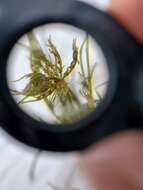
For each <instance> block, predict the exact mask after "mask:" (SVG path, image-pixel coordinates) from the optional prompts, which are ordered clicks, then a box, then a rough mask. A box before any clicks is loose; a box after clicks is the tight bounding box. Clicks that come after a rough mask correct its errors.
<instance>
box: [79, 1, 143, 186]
mask: <svg viewBox="0 0 143 190" xmlns="http://www.w3.org/2000/svg"><path fill="white" fill-rule="evenodd" d="M107 11H108V12H109V14H111V15H112V16H114V18H115V19H116V20H117V21H118V22H120V23H121V24H122V25H123V26H124V27H125V28H126V29H127V30H128V31H129V32H130V33H131V34H132V35H133V36H134V37H135V38H136V40H137V41H138V42H140V43H142V44H143V0H112V1H111V3H110V5H109V7H108V9H107ZM78 166H79V168H80V171H81V175H82V176H84V178H85V179H86V181H87V182H88V184H89V189H92V190H143V132H142V131H139V130H138V131H134V130H132V131H126V132H124V133H119V134H116V135H114V136H111V137H108V138H106V139H104V140H102V141H100V142H99V143H97V144H96V145H92V146H91V147H89V148H88V149H87V150H85V151H83V152H81V153H80V154H79V155H78Z"/></svg>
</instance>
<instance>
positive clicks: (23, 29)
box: [0, 0, 143, 151]
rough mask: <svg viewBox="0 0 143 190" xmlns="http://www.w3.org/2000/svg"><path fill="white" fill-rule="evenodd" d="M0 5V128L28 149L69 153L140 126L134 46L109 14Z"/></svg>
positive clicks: (52, 4)
mask: <svg viewBox="0 0 143 190" xmlns="http://www.w3.org/2000/svg"><path fill="white" fill-rule="evenodd" d="M33 5H34V6H33ZM0 7H1V10H2V11H1V16H0V24H1V26H2V28H1V34H0V55H1V64H0V81H1V82H0V89H1V90H0V124H1V126H2V127H3V128H4V130H6V131H7V132H8V133H9V134H10V135H12V136H13V137H15V138H16V139H18V140H19V141H21V142H23V143H25V144H27V145H30V146H32V147H36V148H39V149H42V150H52V151H72V150H80V149H83V148H85V147H87V146H88V145H90V144H92V143H95V142H97V141H99V140H100V139H102V138H103V137H106V136H108V135H111V134H113V133H116V132H120V131H121V130H127V129H132V128H137V127H139V128H142V118H143V117H142V106H141V105H142V103H141V102H142V95H141V94H142V93H141V89H142V77H141V76H142V72H141V71H142V61H143V56H142V45H140V44H138V43H137V42H136V40H135V39H133V37H132V36H130V34H128V32H127V31H125V30H124V29H123V28H122V26H120V25H119V24H118V23H117V22H116V21H114V19H113V18H112V17H111V16H109V15H108V14H106V13H104V12H102V11H100V10H97V9H96V8H94V7H92V6H90V5H87V4H85V3H82V2H78V1H67V0H60V1H56V0H48V1H47V0H42V1H40V2H39V1H38V0H36V1H33V0H30V1H28V2H20V1H18V0H13V2H9V1H5V2H1V3H0Z"/></svg>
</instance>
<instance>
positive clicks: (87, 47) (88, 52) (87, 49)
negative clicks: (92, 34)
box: [86, 34, 92, 99]
mask: <svg viewBox="0 0 143 190" xmlns="http://www.w3.org/2000/svg"><path fill="white" fill-rule="evenodd" d="M86 36H87V37H86V38H87V42H86V58H87V67H88V85H89V90H90V98H91V99H92V80H91V64H90V47H89V35H88V34H86Z"/></svg>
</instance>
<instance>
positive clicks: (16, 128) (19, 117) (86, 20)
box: [0, 0, 118, 151]
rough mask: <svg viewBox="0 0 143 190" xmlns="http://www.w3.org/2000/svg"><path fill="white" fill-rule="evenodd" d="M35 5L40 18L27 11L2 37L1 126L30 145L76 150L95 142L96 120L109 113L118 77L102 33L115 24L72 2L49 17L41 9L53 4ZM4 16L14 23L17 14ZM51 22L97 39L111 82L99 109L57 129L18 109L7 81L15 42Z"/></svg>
mask: <svg viewBox="0 0 143 190" xmlns="http://www.w3.org/2000/svg"><path fill="white" fill-rule="evenodd" d="M17 1H18V0H15V2H17ZM30 2H33V4H34V0H30ZM36 2H37V5H39V9H38V11H39V15H37V16H36V17H37V18H36V20H35V18H34V16H33V15H32V14H33V12H32V13H30V12H29V15H27V16H26V18H25V19H23V23H22V22H21V23H19V24H18V23H17V25H13V27H11V28H10V27H9V28H8V26H7V29H8V30H7V32H6V33H5V35H4V34H3V37H4V39H6V38H7V40H5V42H4V43H3V44H2V45H1V46H0V53H1V54H2V57H1V65H0V72H1V75H0V80H1V84H0V88H1V89H2V90H1V91H0V100H1V107H0V110H1V113H2V112H3V114H2V116H1V118H0V119H1V121H0V123H1V124H2V127H3V128H4V129H5V130H6V131H7V132H8V133H9V134H11V135H12V136H14V137H15V138H16V139H18V140H20V141H22V142H24V143H25V144H28V145H30V146H33V147H36V148H40V149H44V150H54V151H69V150H78V149H81V148H84V147H86V146H87V145H89V144H91V143H93V142H94V141H96V139H97V136H98V121H99V120H101V117H102V114H103V113H104V112H105V111H106V112H107V111H108V106H109V105H110V103H111V102H112V100H113V96H114V94H115V90H116V86H117V78H118V74H117V73H118V72H117V61H116V59H115V57H114V55H113V51H112V46H111V44H110V43H109V40H108V35H109V34H106V33H105V31H104V26H103V25H104V24H105V23H106V24H108V25H109V26H111V25H114V22H113V21H112V19H111V18H110V17H109V16H108V15H107V14H106V13H104V12H102V11H99V10H97V9H96V8H93V7H91V6H89V5H87V4H85V3H82V2H78V1H71V2H68V3H67V2H66V0H62V1H61V2H62V3H63V5H64V3H65V7H64V8H63V7H60V6H59V8H61V10H60V11H59V10H58V12H57V13H56V11H54V9H53V12H52V11H51V13H49V14H46V13H45V14H43V11H44V10H45V11H47V12H48V8H47V9H45V8H44V7H45V6H47V7H50V6H51V4H52V6H53V7H54V3H55V2H54V1H52V0H51V1H44V0H42V1H36ZM25 4H27V7H28V9H34V7H30V6H29V5H31V4H32V3H29V2H25ZM19 11H20V10H19ZM22 13H23V10H21V16H22ZM85 13H86V15H85ZM7 14H9V16H11V17H13V20H14V18H15V16H16V15H12V14H10V13H7ZM56 14H57V15H56ZM7 19H8V17H7ZM52 22H60V23H67V24H71V25H73V26H76V27H79V28H81V29H83V30H86V31H87V32H89V34H91V35H92V36H93V37H94V38H95V37H96V41H97V42H98V43H99V45H100V46H101V48H102V50H103V52H104V55H105V57H106V59H107V64H108V68H109V73H110V77H111V78H110V80H111V82H110V83H109V85H108V89H107V93H106V96H105V97H106V98H104V100H103V102H102V103H101V105H100V106H99V108H97V109H96V110H95V111H93V112H92V113H91V114H89V116H88V117H86V118H83V119H82V120H81V121H79V122H76V123H74V124H68V125H63V126H61V127H60V128H59V126H58V125H54V127H53V125H49V124H45V123H41V122H38V121H35V120H34V119H32V118H30V117H29V116H28V115H27V114H25V113H24V112H23V111H21V110H20V108H18V106H15V105H16V104H15V102H14V100H13V98H12V97H11V94H10V92H9V88H8V84H7V78H6V65H7V60H8V56H9V53H10V51H11V49H12V47H13V45H14V44H15V42H17V40H18V39H19V38H20V37H21V36H22V35H23V34H24V33H26V32H27V31H29V30H31V29H33V28H34V27H37V26H40V25H43V24H47V23H52ZM6 23H7V20H6ZM105 27H107V26H105ZM2 117H3V118H2ZM47 125H48V127H47ZM95 126H96V127H95ZM91 133H92V137H91Z"/></svg>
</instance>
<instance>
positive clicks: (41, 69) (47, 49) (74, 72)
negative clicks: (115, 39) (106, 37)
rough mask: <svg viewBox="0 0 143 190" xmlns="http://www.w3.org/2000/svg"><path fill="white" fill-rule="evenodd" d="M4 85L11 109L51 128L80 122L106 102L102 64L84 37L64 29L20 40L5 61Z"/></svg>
mask: <svg viewBox="0 0 143 190" xmlns="http://www.w3.org/2000/svg"><path fill="white" fill-rule="evenodd" d="M7 82H8V85H9V90H10V93H11V96H12V97H13V99H14V101H15V103H16V106H19V107H20V109H22V110H23V111H24V112H25V113H27V114H28V115H29V116H30V117H32V118H34V119H36V120H38V121H42V122H43V121H44V122H47V123H50V124H59V125H60V124H67V123H72V122H76V121H79V120H81V119H82V118H83V117H85V116H87V115H88V114H89V113H91V112H92V111H93V110H95V109H96V108H97V107H98V106H99V104H100V103H101V102H102V100H103V99H104V98H105V94H106V91H107V87H108V83H109V72H108V67H107V64H106V58H105V56H104V54H103V52H102V50H101V48H100V46H99V45H98V44H97V42H96V40H95V39H93V38H92V37H91V36H90V35H89V34H88V33H87V32H86V31H83V30H81V29H79V28H76V27H74V26H71V25H67V24H63V23H54V24H47V25H44V26H40V27H37V28H35V29H33V30H32V31H30V32H28V33H26V34H24V36H22V37H21V38H20V39H19V40H18V41H17V42H16V44H15V45H14V47H13V48H12V50H11V53H10V55H9V59H8V66H7Z"/></svg>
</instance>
